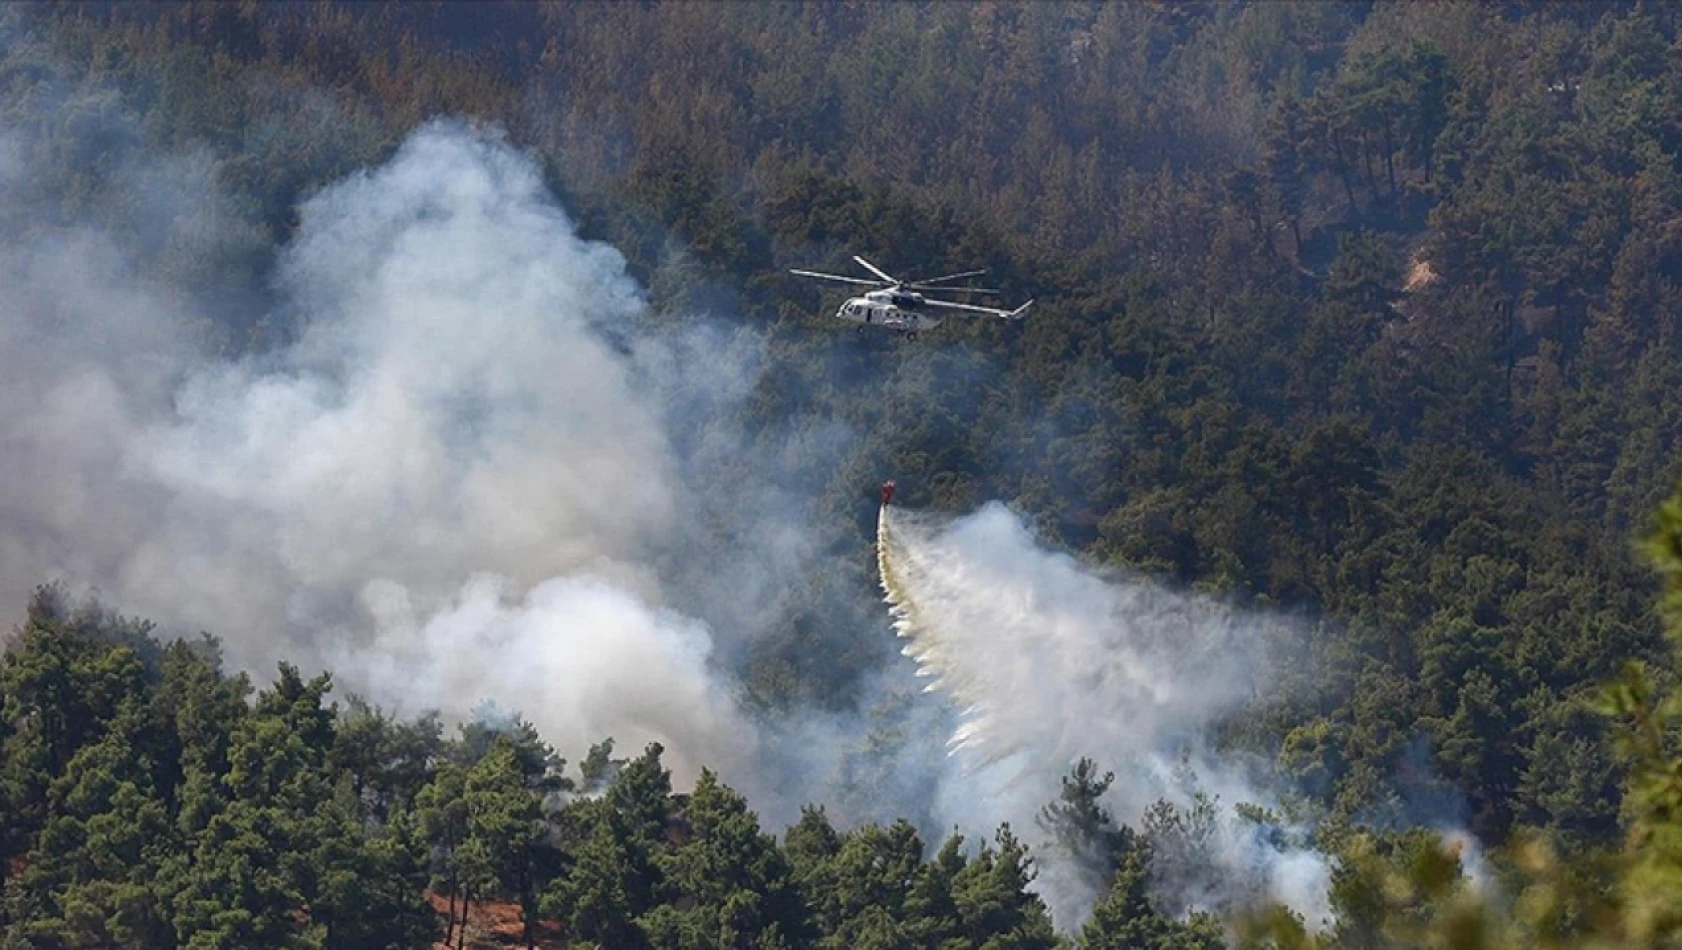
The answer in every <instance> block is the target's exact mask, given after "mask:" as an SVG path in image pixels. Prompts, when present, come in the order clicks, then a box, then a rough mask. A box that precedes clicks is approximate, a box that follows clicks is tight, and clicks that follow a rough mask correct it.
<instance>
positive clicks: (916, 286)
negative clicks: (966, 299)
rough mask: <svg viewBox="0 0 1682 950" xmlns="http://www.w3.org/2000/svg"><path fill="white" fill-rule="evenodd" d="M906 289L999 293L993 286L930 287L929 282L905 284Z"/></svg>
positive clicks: (947, 292) (957, 292)
mask: <svg viewBox="0 0 1682 950" xmlns="http://www.w3.org/2000/svg"><path fill="white" fill-rule="evenodd" d="M904 287H905V289H906V290H936V291H939V292H940V293H943V294H998V293H1000V292H1001V291H998V290H996V289H994V288H992V287H930V286H929V285H928V284H905V285H904Z"/></svg>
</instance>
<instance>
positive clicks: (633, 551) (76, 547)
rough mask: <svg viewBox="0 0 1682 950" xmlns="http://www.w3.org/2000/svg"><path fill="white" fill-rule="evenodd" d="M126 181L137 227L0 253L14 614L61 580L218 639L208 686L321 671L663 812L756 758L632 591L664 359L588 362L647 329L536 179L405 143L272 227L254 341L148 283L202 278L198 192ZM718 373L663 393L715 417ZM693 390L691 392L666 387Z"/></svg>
mask: <svg viewBox="0 0 1682 950" xmlns="http://www.w3.org/2000/svg"><path fill="white" fill-rule="evenodd" d="M112 121H113V122H117V123H119V125H120V122H121V120H120V118H119V119H113V120H112ZM37 151H39V150H38V149H36V148H35V142H34V141H33V140H32V139H31V133H30V131H29V130H28V129H26V128H21V127H18V126H11V127H0V200H3V201H4V202H5V203H6V204H7V205H8V206H9V207H11V208H14V209H15V208H19V207H30V206H32V207H37V208H39V207H42V206H44V205H45V204H46V199H45V198H44V197H43V196H47V195H50V193H51V190H52V189H51V187H50V186H51V184H52V183H51V182H46V181H43V180H42V179H43V176H44V175H46V174H48V171H47V170H46V169H45V168H44V166H42V165H40V164H37V163H35V162H34V161H32V159H31V156H33V155H35V153H36V152H37ZM128 161H129V162H130V167H129V168H128V169H126V170H125V169H119V170H118V171H117V172H116V173H114V176H113V178H114V179H116V180H124V181H128V182H131V183H135V186H136V187H144V188H145V189H146V191H145V192H144V193H145V194H147V195H148V196H150V198H149V199H148V201H147V202H145V203H143V204H144V206H143V207H138V208H134V209H124V208H122V207H118V206H116V204H115V202H113V203H112V204H110V205H107V206H106V207H104V208H102V209H101V215H99V216H91V215H84V216H81V217H79V218H73V219H72V220H71V221H69V222H67V223H65V224H62V225H56V226H50V227H49V226H42V225H39V224H35V225H32V226H21V227H19V228H18V229H17V230H15V231H13V234H14V235H22V239H13V240H9V241H7V242H6V243H5V245H4V246H3V247H0V283H4V285H5V286H6V287H7V293H6V294H5V295H4V297H3V298H0V342H3V344H4V346H3V348H0V353H3V354H4V355H3V356H0V408H3V409H4V410H5V412H4V418H5V419H7V420H9V421H8V423H7V425H6V428H5V429H4V430H0V449H3V451H0V482H3V484H4V486H5V487H4V489H3V490H0V523H3V524H4V525H5V528H6V530H5V531H4V533H3V534H0V537H3V538H4V540H3V542H0V583H4V585H5V595H6V597H7V598H9V599H11V600H12V602H13V603H14V607H13V608H12V609H13V614H14V616H15V615H16V614H17V607H16V606H15V605H16V604H18V603H20V602H21V599H22V597H23V596H24V595H26V594H27V592H28V590H29V588H30V587H32V586H33V585H34V584H37V583H40V582H42V581H44V580H47V579H52V578H61V579H64V580H66V581H67V582H70V583H72V584H73V585H75V586H82V585H87V586H91V587H93V588H95V589H97V590H98V591H99V592H100V594H101V595H102V596H103V597H105V598H106V599H108V600H110V601H111V602H112V603H114V604H116V605H118V606H120V608H121V609H122V610H124V611H125V612H130V613H135V614H139V615H142V616H147V617H151V618H154V619H156V620H158V621H159V622H160V623H162V624H164V626H165V629H167V630H175V631H178V632H191V631H193V630H196V629H204V630H209V631H211V632H214V633H215V634H217V635H218V636H219V637H220V638H221V639H222V640H223V642H224V645H225V649H226V655H227V658H228V660H229V662H230V664H232V665H233V666H235V667H237V668H244V669H251V670H256V671H259V673H260V674H261V672H262V671H264V670H272V668H273V663H274V662H275V661H276V660H278V659H282V658H291V659H294V660H298V661H301V662H304V663H305V664H306V665H310V664H315V663H319V664H321V665H323V666H325V667H327V668H329V669H332V670H333V671H334V673H335V675H336V676H337V677H338V678H339V680H340V682H341V684H342V687H343V688H346V689H350V690H354V691H358V692H361V693H363V694H365V695H366V696H367V697H368V698H369V699H370V700H372V701H375V702H379V703H382V704H384V705H386V706H387V707H388V708H395V709H398V710H400V711H403V712H409V713H418V712H420V711H422V710H424V709H427V708H434V707H437V708H442V709H444V710H445V711H446V712H453V713H456V714H462V713H465V712H466V710H468V709H469V708H471V707H472V706H473V705H474V704H475V703H477V702H479V701H480V700H482V699H485V698H491V699H494V700H496V701H497V702H498V703H500V704H501V705H503V706H505V707H508V708H513V709H518V710H520V711H521V712H522V713H523V714H524V715H525V716H526V717H527V718H528V719H530V720H531V721H532V722H533V724H534V725H536V726H537V727H538V729H539V730H540V732H541V733H542V734H543V735H544V737H545V738H546V739H547V740H548V741H550V742H551V743H553V744H555V745H556V746H557V747H559V748H561V749H563V750H582V749H584V748H587V747H588V745H589V744H590V743H593V742H595V741H597V740H599V739H601V738H602V737H603V736H606V735H612V736H614V737H616V738H617V739H618V740H619V741H620V742H621V743H622V744H626V747H636V746H635V745H629V744H632V743H635V744H640V743H641V742H644V741H650V740H659V741H661V742H663V743H664V744H665V745H666V747H667V748H668V749H669V750H671V751H670V753H669V756H668V762H669V764H671V765H672V766H673V768H674V770H675V771H676V772H678V773H679V776H678V777H679V779H680V780H682V779H683V778H684V777H686V776H687V775H689V774H692V773H693V771H694V770H695V769H696V768H698V767H699V765H700V764H702V763H707V764H713V765H715V766H718V767H721V768H723V769H724V770H725V771H726V773H727V774H728V772H729V770H730V768H731V766H732V765H735V764H737V763H740V762H741V761H742V757H743V755H744V750H745V749H746V748H747V747H748V746H750V745H751V740H752V735H753V730H752V728H751V726H750V725H749V724H748V723H746V722H745V721H744V720H743V718H742V716H741V715H740V714H739V712H738V711H737V708H736V706H735V703H734V700H733V696H732V695H731V688H730V686H729V684H728V681H727V680H726V679H725V678H723V677H721V676H720V675H719V674H718V673H717V672H716V670H715V669H714V668H713V665H712V664H711V662H710V660H711V653H712V650H713V643H712V635H711V633H710V632H709V630H708V628H707V627H706V625H705V624H703V623H702V622H700V621H698V620H696V619H693V618H692V617H688V616H684V615H681V614H679V613H677V612H675V611H674V610H672V609H670V608H668V607H665V606H663V601H664V599H665V596H666V594H665V592H664V591H663V590H662V587H661V583H660V579H659V577H658V576H657V571H656V570H654V568H653V567H652V565H654V564H655V563H656V562H657V559H658V555H659V553H660V552H661V551H662V550H664V549H669V548H670V547H671V546H672V545H674V544H676V543H678V542H680V541H681V540H683V535H682V534H681V532H680V531H679V530H678V528H677V527H676V526H675V515H676V512H677V511H678V509H679V506H680V505H681V504H683V503H684V501H685V493H686V491H687V489H686V488H685V487H684V486H683V484H682V481H681V478H680V476H679V473H678V457H677V453H676V452H675V451H674V449H673V446H672V444H671V440H670V438H669V437H668V428H667V426H668V423H669V419H668V418H667V416H668V409H669V406H668V405H667V404H665V403H663V402H662V399H661V391H660V388H659V386H656V385H651V384H650V383H649V381H648V380H647V379H645V378H643V376H642V375H640V374H644V373H645V372H646V371H647V370H648V368H649V367H651V366H652V367H659V366H660V365H661V364H662V361H664V362H665V363H666V364H671V363H672V362H673V361H672V360H671V359H670V358H669V357H665V356H662V353H661V352H660V349H659V347H656V346H655V345H653V344H647V345H643V346H640V347H639V348H638V349H637V351H636V352H633V353H629V354H627V353H625V352H622V351H621V350H619V349H616V348H615V347H614V345H613V344H612V343H610V342H609V341H610V339H611V338H612V333H611V332H610V331H612V330H614V329H615V328H620V327H623V326H625V325H627V324H629V323H631V322H632V321H634V320H635V319H636V318H637V317H638V316H639V314H640V313H641V312H642V311H643V310H644V309H645V308H646V306H647V304H646V302H645V300H644V299H643V297H642V294H641V292H640V291H639V289H638V288H637V286H636V285H635V284H634V282H633V281H632V280H631V279H630V278H629V276H628V275H627V273H626V270H625V262H624V260H623V258H622V257H621V256H620V255H619V254H618V253H617V252H616V251H614V250H613V249H612V248H610V247H607V246H605V245H602V244H598V243H592V242H588V241H584V240H581V239H580V238H579V237H578V236H577V234H576V232H575V230H574V227H573V225H572V223H571V221H570V220H569V219H568V218H567V216H566V215H565V213H564V212H563V211H562V210H561V209H560V207H559V206H558V205H557V204H556V202H555V201H554V199H553V197H552V196H551V195H550V194H549V193H548V192H547V190H546V189H545V187H544V185H543V182H542V178H541V175H540V173H539V170H538V168H537V166H536V163H535V162H533V161H532V160H531V159H530V158H529V157H527V156H526V155H524V154H522V153H520V152H519V151H517V150H515V149H514V148H512V147H510V146H509V145H508V144H507V143H506V142H504V141H503V140H502V139H501V138H500V136H499V135H497V134H495V133H494V132H488V131H485V130H481V129H475V128H471V127H468V126H465V125H462V124H459V123H453V122H434V123H431V124H428V125H426V126H423V127H422V128H420V129H418V130H417V131H415V132H414V133H413V134H412V135H411V136H410V137H409V138H408V140H407V141H406V142H405V143H404V144H403V145H402V146H401V148H399V150H398V151H397V153H396V154H395V155H394V156H393V157H392V158H391V159H390V160H389V161H388V162H386V163H385V164H384V165H382V166H380V167H378V168H375V169H372V170H369V171H365V172H362V173H358V174H356V175H353V176H351V177H350V178H348V179H346V180H343V181H341V182H339V183H337V184H334V185H332V186H330V187H328V188H326V189H323V190H322V191H320V192H318V193H317V194H315V195H314V196H313V197H311V198H309V199H308V200H307V201H305V202H304V203H303V204H302V205H301V207H300V208H299V227H298V230H297V234H296V237H295V239H294V240H292V241H291V242H290V243H289V244H288V245H287V246H286V247H284V248H283V249H282V250H281V252H280V258H279V260H278V262H277V263H276V265H275V267H274V278H273V281H272V286H271V287H269V288H268V289H267V293H266V297H267V312H266V313H245V314H241V313H229V312H226V311H225V310H219V309H217V308H218V307H225V306H227V301H226V299H225V298H220V297H219V298H217V299H214V300H211V299H207V297H208V296H209V295H206V294H202V293H199V292H198V290H199V286H198V285H197V284H195V282H194V281H193V280H192V279H190V276H191V272H192V271H193V268H191V267H189V268H187V269H186V270H187V271H188V272H189V279H171V275H170V274H169V273H168V272H167V271H165V270H162V269H160V268H158V267H157V266H156V265H157V263H158V262H157V261H155V260H152V259H149V258H148V256H147V253H146V252H145V248H147V247H148V246H152V245H155V244H156V243H157V242H158V241H163V242H164V243H166V244H169V245H170V246H172V248H173V250H172V252H171V253H172V254H173V256H174V257H175V258H177V259H180V260H188V261H195V260H196V261H203V260H206V259H209V258H210V257H211V256H213V254H214V252H215V249H216V248H217V247H218V246H220V245H221V244H222V243H223V242H225V241H226V240H227V237H228V234H229V232H230V230H231V229H234V228H236V227H237V226H238V225H239V224H240V222H239V220H238V215H237V213H235V212H232V211H228V212H226V213H222V212H220V211H218V209H219V208H221V207H222V206H221V205H220V204H219V202H221V201H222V199H220V198H218V195H219V190H218V189H217V187H216V186H215V172H216V166H215V163H214V162H212V161H210V160H209V159H207V158H205V157H204V156H188V157H185V158H183V157H159V156H156V155H142V154H141V153H139V152H138V151H136V152H133V153H131V155H130V158H129V159H128ZM166 186H167V187H166ZM117 191H119V189H115V188H114V189H113V192H114V193H115V192H117ZM188 196H194V197H193V198H192V199H191V200H189V198H188ZM170 202H175V204H174V206H173V209H174V211H175V212H176V213H174V214H173V215H172V214H170V213H168V211H169V209H168V208H164V207H161V206H162V205H168V204H169V203H170ZM194 202H198V203H199V204H200V206H201V207H200V210H199V211H198V212H196V213H195V212H193V210H192V209H194V207H195V205H194ZM37 220H38V219H37ZM184 222H191V223H192V224H193V227H192V228H186V227H185V225H184ZM253 296H255V295H253ZM265 321H267V322H268V323H270V324H272V325H278V326H281V327H284V328H286V332H287V334H288V335H289V342H287V343H285V344H284V345H281V346H278V347H273V348H269V349H267V350H260V351H257V352H251V353H248V354H247V355H245V356H242V357H240V358H237V359H222V358H218V357H216V356H215V355H214V354H212V353H211V352H209V351H208V347H206V346H205V345H204V343H203V339H204V336H205V335H204V334H202V333H198V332H195V331H196V330H197V329H198V328H201V327H203V326H204V325H205V324H207V323H209V324H214V325H216V326H224V327H225V326H241V325H247V326H249V325H257V324H260V323H263V322H265ZM671 345H674V346H675V345H676V344H675V343H674V344H671ZM685 345H686V346H687V347H688V348H689V349H688V355H691V356H693V355H695V354H694V352H693V351H694V349H695V348H696V347H697V346H703V345H709V344H708V342H707V341H706V339H705V338H704V337H703V338H702V340H701V342H700V343H697V342H695V341H694V340H693V339H691V340H689V341H688V342H687V343H685ZM742 349H743V347H742V346H740V345H738V346H736V347H735V348H734V349H727V348H724V347H722V346H712V347H711V348H710V349H708V350H706V352H705V353H704V354H703V355H702V357H701V358H700V359H699V360H698V361H696V362H693V363H691V362H684V363H681V364H678V366H677V367H676V368H672V367H671V366H670V365H668V369H669V372H667V374H666V375H665V376H663V377H662V378H661V384H662V385H664V386H666V387H667V388H668V389H671V388H684V389H688V390H690V391H691V395H692V396H693V397H694V398H697V399H701V400H703V401H705V400H706V399H708V398H710V399H712V400H713V401H714V402H717V401H720V400H728V399H730V398H732V390H730V389H728V388H727V387H724V386H723V384H722V383H719V382H718V381H719V380H720V379H723V378H725V377H726V376H729V375H730V372H731V370H732V369H733V368H736V367H734V365H733V364H732V363H731V362H730V360H733V359H737V358H742V353H741V351H742ZM748 349H751V347H749V348H748ZM688 366H703V367H706V372H707V373H708V374H710V375H709V376H708V377H706V378H704V379H698V381H697V379H682V378H674V375H675V374H677V373H678V372H679V371H680V370H682V369H683V368H684V367H688ZM691 383H693V384H694V385H690V384H691ZM731 385H733V386H737V387H739V385H740V384H739V383H732V384H731ZM703 386H713V387H714V388H713V389H709V390H708V392H709V393H711V395H710V396H703V395H702V394H701V392H700V391H701V390H702V388H703Z"/></svg>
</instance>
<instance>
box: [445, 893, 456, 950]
mask: <svg viewBox="0 0 1682 950" xmlns="http://www.w3.org/2000/svg"><path fill="white" fill-rule="evenodd" d="M455 935H456V882H455V881H451V882H450V916H449V920H448V922H447V923H446V924H445V925H444V946H446V947H447V946H449V945H450V938H451V937H454V936H455Z"/></svg>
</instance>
